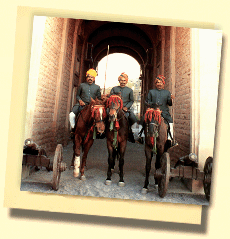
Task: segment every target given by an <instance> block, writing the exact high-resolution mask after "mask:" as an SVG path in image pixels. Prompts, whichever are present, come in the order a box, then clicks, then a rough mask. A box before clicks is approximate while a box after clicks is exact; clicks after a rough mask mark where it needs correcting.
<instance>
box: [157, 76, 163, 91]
mask: <svg viewBox="0 0 230 239" xmlns="http://www.w3.org/2000/svg"><path fill="white" fill-rule="evenodd" d="M155 85H156V88H157V89H158V90H162V89H164V84H163V82H162V81H161V80H158V79H157V80H156V82H155Z"/></svg>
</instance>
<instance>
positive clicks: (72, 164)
mask: <svg viewBox="0 0 230 239" xmlns="http://www.w3.org/2000/svg"><path fill="white" fill-rule="evenodd" d="M75 147H76V145H75V140H73V157H72V162H71V165H70V167H74V159H75Z"/></svg>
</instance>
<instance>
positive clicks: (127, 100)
mask: <svg viewBox="0 0 230 239" xmlns="http://www.w3.org/2000/svg"><path fill="white" fill-rule="evenodd" d="M119 93H121V98H122V101H123V106H124V107H127V109H128V111H127V112H125V114H126V116H127V117H128V119H129V122H130V125H131V126H132V125H133V124H134V123H135V122H137V118H136V117H135V115H134V113H133V111H132V110H131V109H130V108H131V106H132V105H133V102H134V99H133V90H132V89H131V88H129V87H127V86H125V87H120V86H115V87H113V88H112V89H111V91H110V95H113V94H119Z"/></svg>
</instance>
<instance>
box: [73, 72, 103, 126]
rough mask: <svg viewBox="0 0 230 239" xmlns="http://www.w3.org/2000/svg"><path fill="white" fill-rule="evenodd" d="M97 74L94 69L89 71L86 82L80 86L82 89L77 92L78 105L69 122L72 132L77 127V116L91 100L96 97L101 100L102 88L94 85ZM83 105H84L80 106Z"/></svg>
mask: <svg viewBox="0 0 230 239" xmlns="http://www.w3.org/2000/svg"><path fill="white" fill-rule="evenodd" d="M96 76H97V72H96V71H95V70H94V69H89V70H88V71H87V72H86V81H87V82H84V83H81V84H80V87H79V89H78V91H77V97H76V98H77V103H76V104H75V105H74V106H73V109H72V112H70V114H69V121H70V126H71V128H72V130H73V129H74V127H75V118H76V115H78V114H79V112H80V111H81V110H82V109H83V108H84V106H85V105H88V104H89V103H90V101H91V98H93V99H94V100H95V99H96V97H97V98H98V99H99V100H100V99H101V91H100V86H99V85H96V84H95V83H94V81H95V77H96ZM80 102H81V103H83V104H84V105H81V104H80Z"/></svg>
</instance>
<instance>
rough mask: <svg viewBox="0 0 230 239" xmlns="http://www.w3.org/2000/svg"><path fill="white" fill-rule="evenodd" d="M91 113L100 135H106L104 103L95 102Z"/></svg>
mask: <svg viewBox="0 0 230 239" xmlns="http://www.w3.org/2000/svg"><path fill="white" fill-rule="evenodd" d="M91 111H92V118H93V119H94V123H95V126H96V129H97V132H98V133H100V134H102V133H104V131H105V123H104V121H105V118H106V110H105V104H104V102H103V101H100V100H98V99H96V100H94V101H93V104H92V105H91Z"/></svg>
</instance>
